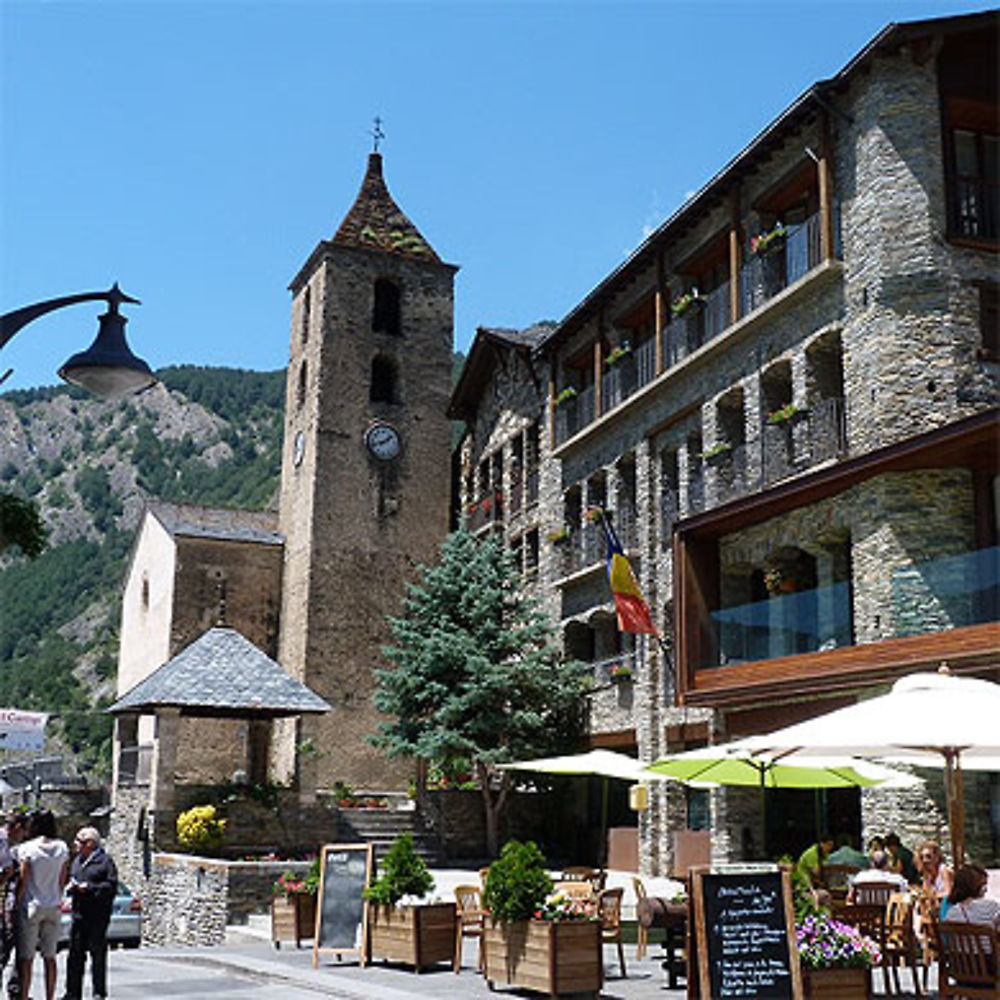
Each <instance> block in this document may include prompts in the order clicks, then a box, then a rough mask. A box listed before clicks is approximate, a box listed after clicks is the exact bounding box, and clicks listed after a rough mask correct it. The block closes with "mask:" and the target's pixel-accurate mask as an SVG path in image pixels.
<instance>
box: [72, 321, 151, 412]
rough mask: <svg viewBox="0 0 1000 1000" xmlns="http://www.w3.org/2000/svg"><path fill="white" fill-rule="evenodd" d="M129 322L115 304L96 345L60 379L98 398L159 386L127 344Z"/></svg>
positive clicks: (102, 323)
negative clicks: (126, 331) (126, 325)
mask: <svg viewBox="0 0 1000 1000" xmlns="http://www.w3.org/2000/svg"><path fill="white" fill-rule="evenodd" d="M127 322H128V320H127V319H126V318H125V317H124V316H122V315H121V314H120V313H119V312H118V309H117V303H115V302H112V303H111V306H110V308H109V309H108V311H107V312H106V313H104V314H103V315H102V316H101V317H100V327H99V329H98V331H97V336H96V337H95V338H94V342H93V343H92V344H91V345H90V347H88V348H87V350H85V351H80V352H79V353H78V354H74V355H73V356H72V357H71V358H70V359H69V360H68V361H67V362H66V363H65V364H64V365H63V366H62V367H61V368H60V369H59V377H60V378H63V379H65V380H66V381H67V382H71V383H72V384H73V385H78V386H80V387H81V388H83V389H86V390H87V391H88V392H92V393H94V395H96V396H102V397H103V398H105V399H115V398H117V397H119V396H126V395H128V394H129V393H133V392H139V391H140V390H142V389H146V388H148V387H149V386H151V385H153V383H154V382H156V377H155V376H154V375H153V372H152V371H151V370H150V367H149V365H147V364H146V362H145V361H143V360H142V358H137V357H136V356H135V355H134V354H133V353H132V351H131V350H130V349H129V346H128V344H127V343H126V341H125V324H126V323H127Z"/></svg>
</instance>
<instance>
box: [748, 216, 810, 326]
mask: <svg viewBox="0 0 1000 1000" xmlns="http://www.w3.org/2000/svg"><path fill="white" fill-rule="evenodd" d="M821 232H822V230H821V217H820V214H819V213H818V212H817V213H816V214H815V215H811V216H810V217H809V218H808V219H806V221H805V222H803V223H802V225H800V226H792V227H788V235H787V236H786V237H785V239H784V240H782V241H781V242H780V243H779V244H778V245H776V246H772V248H771V249H769V250H768V251H766V252H765V253H763V254H761V255H759V256H751V257H750V259H749V260H747V262H746V263H745V264H744V265H743V268H742V270H741V272H740V301H741V303H742V305H741V310H742V312H743V314H744V315H746V314H747V313H750V312H753V310H754V309H758V308H760V307H761V306H762V305H763V304H764V303H765V302H767V300H768V299H772V298H774V296H775V295H777V294H778V293H779V292H780V291H781V290H782V289H784V288H787V287H788V286H789V285H790V284H792V282H794V281H798V280H799V278H801V277H802V276H803V275H804V274H806V273H807V272H808V271H811V270H812V269H813V268H814V267H816V266H817V265H818V264H819V263H820V262H821V261H822V259H823V245H822V239H821Z"/></svg>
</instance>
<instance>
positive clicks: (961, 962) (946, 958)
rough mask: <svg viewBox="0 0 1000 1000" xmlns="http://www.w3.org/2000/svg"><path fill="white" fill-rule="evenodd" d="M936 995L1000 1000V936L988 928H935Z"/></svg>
mask: <svg viewBox="0 0 1000 1000" xmlns="http://www.w3.org/2000/svg"><path fill="white" fill-rule="evenodd" d="M938 934H939V937H940V945H941V974H940V977H939V985H938V989H939V995H940V996H941V997H942V998H947V997H963V998H964V997H991V998H994V1000H997V998H1000V934H997V932H996V930H995V929H994V928H993V927H991V926H989V925H987V924H965V923H950V922H948V921H947V920H945V921H942V922H941V923H940V924H939V925H938Z"/></svg>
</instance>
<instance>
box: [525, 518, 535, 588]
mask: <svg viewBox="0 0 1000 1000" xmlns="http://www.w3.org/2000/svg"><path fill="white" fill-rule="evenodd" d="M537 574H538V529H537V528H533V529H532V530H531V531H529V532H528V533H527V534H526V535H525V536H524V575H525V576H527V577H532V576H536V575H537Z"/></svg>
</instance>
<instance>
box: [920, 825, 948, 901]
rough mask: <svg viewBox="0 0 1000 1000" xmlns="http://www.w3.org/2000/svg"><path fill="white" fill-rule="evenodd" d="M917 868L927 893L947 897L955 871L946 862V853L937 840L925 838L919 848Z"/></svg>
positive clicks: (942, 897) (941, 897)
mask: <svg viewBox="0 0 1000 1000" xmlns="http://www.w3.org/2000/svg"><path fill="white" fill-rule="evenodd" d="M916 860H917V870H918V871H919V873H920V879H921V883H922V887H923V890H924V892H925V893H926V895H928V896H936V897H937V898H938V899H945V898H947V896H948V894H949V893H950V892H951V887H952V883H953V881H954V879H955V873H954V872H953V871H952V870H951V869H950V868H949V867H948V866H947V865H946V864H945V863H944V855H943V854H942V853H941V848H940V846H939V845H938V843H937V841H936V840H925V841H924V842H923V843H922V844H921V845H920V847H919V848H917V859H916Z"/></svg>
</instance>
